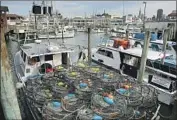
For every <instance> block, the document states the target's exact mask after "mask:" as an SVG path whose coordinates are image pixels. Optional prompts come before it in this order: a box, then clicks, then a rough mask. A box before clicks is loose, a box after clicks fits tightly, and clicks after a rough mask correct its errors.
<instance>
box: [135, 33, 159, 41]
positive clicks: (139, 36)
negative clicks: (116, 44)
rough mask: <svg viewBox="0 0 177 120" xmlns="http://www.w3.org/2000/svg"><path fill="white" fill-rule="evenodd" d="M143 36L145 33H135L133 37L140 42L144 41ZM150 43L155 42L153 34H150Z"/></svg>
mask: <svg viewBox="0 0 177 120" xmlns="http://www.w3.org/2000/svg"><path fill="white" fill-rule="evenodd" d="M144 36H145V33H135V37H134V38H136V39H140V40H144ZM150 40H151V41H155V40H157V34H155V33H151V39H150Z"/></svg>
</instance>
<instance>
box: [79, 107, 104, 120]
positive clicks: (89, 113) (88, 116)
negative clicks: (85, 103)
mask: <svg viewBox="0 0 177 120" xmlns="http://www.w3.org/2000/svg"><path fill="white" fill-rule="evenodd" d="M77 119H79V120H102V119H103V118H102V117H101V116H99V115H97V114H96V113H95V112H94V111H93V110H91V109H89V108H83V109H81V110H79V111H78V114H77V117H76V120H77Z"/></svg>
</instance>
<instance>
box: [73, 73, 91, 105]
mask: <svg viewBox="0 0 177 120" xmlns="http://www.w3.org/2000/svg"><path fill="white" fill-rule="evenodd" d="M93 84H94V81H93V80H92V79H90V77H88V76H86V77H84V78H82V79H81V80H78V81H74V87H75V94H76V95H77V97H78V98H79V99H82V100H84V101H85V102H90V100H91V95H92V91H93V86H94V85H93Z"/></svg>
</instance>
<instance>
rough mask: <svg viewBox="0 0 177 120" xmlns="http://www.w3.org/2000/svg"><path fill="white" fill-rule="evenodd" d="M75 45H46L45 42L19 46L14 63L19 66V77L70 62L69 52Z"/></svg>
mask: <svg viewBox="0 0 177 120" xmlns="http://www.w3.org/2000/svg"><path fill="white" fill-rule="evenodd" d="M75 47H76V46H70V45H58V46H56V45H48V43H47V44H45V43H39V44H37V43H30V44H25V45H23V46H21V47H20V49H21V50H20V51H19V52H18V53H17V54H16V56H15V64H17V65H19V64H20V68H18V69H17V72H18V73H20V76H21V77H28V76H33V75H38V74H45V73H47V72H52V71H53V70H54V69H53V68H54V67H55V66H58V65H68V64H71V58H70V57H71V53H72V52H74V49H75Z"/></svg>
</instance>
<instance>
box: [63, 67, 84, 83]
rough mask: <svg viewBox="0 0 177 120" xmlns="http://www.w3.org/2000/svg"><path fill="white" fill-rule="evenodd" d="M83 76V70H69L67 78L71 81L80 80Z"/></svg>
mask: <svg viewBox="0 0 177 120" xmlns="http://www.w3.org/2000/svg"><path fill="white" fill-rule="evenodd" d="M81 76H82V74H81V72H80V71H78V70H74V69H72V70H69V71H67V72H66V79H68V80H70V81H75V80H78V79H79V78H80V77H81Z"/></svg>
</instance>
